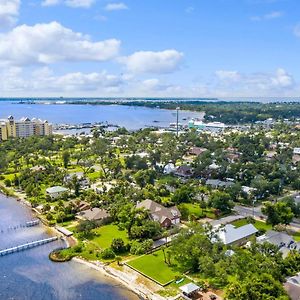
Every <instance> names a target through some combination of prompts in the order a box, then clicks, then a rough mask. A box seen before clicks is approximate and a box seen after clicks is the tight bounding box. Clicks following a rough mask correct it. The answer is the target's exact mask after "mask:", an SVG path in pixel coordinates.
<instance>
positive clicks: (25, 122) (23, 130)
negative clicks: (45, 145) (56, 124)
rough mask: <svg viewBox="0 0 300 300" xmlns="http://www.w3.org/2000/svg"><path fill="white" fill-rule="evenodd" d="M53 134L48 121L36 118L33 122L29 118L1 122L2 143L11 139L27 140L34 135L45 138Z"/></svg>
mask: <svg viewBox="0 0 300 300" xmlns="http://www.w3.org/2000/svg"><path fill="white" fill-rule="evenodd" d="M51 134H52V124H50V123H48V121H42V120H40V119H35V118H33V119H32V120H30V119H29V118H22V119H21V120H15V119H14V117H13V116H9V117H8V118H7V119H4V120H0V141H1V140H2V141H5V140H7V139H8V138H11V137H22V138H26V137H29V136H32V135H39V136H44V135H51Z"/></svg>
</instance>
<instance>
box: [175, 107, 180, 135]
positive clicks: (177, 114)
mask: <svg viewBox="0 0 300 300" xmlns="http://www.w3.org/2000/svg"><path fill="white" fill-rule="evenodd" d="M179 109H180V107H179V106H178V107H176V135H177V137H178V135H179V132H178V129H179V128H178V120H179Z"/></svg>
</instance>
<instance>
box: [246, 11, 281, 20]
mask: <svg viewBox="0 0 300 300" xmlns="http://www.w3.org/2000/svg"><path fill="white" fill-rule="evenodd" d="M283 15H284V13H283V12H282V11H271V12H269V13H267V14H264V15H262V16H253V17H251V18H250V20H251V21H266V20H272V19H278V18H281V17H282V16H283Z"/></svg>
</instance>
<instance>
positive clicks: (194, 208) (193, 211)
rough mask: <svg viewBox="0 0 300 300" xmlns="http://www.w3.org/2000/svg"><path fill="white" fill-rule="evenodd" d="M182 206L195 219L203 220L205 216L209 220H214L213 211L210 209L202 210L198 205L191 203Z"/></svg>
mask: <svg viewBox="0 0 300 300" xmlns="http://www.w3.org/2000/svg"><path fill="white" fill-rule="evenodd" d="M182 205H183V206H184V207H185V208H186V209H187V210H188V211H189V215H195V216H196V217H197V218H203V217H204V216H205V217H207V218H210V219H216V216H215V214H214V212H213V210H212V209H210V208H206V209H203V210H202V209H201V207H200V206H199V204H193V203H184V204H182Z"/></svg>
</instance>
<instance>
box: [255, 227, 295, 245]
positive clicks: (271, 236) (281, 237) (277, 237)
mask: <svg viewBox="0 0 300 300" xmlns="http://www.w3.org/2000/svg"><path fill="white" fill-rule="evenodd" d="M257 241H258V242H259V243H264V242H268V243H270V244H273V245H275V246H277V247H278V248H282V247H288V248H289V247H290V246H291V245H292V244H294V243H295V241H294V239H293V238H292V237H291V236H290V235H288V234H287V233H285V232H278V231H274V230H268V231H267V232H266V233H265V234H264V235H262V236H260V237H258V239H257Z"/></svg>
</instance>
